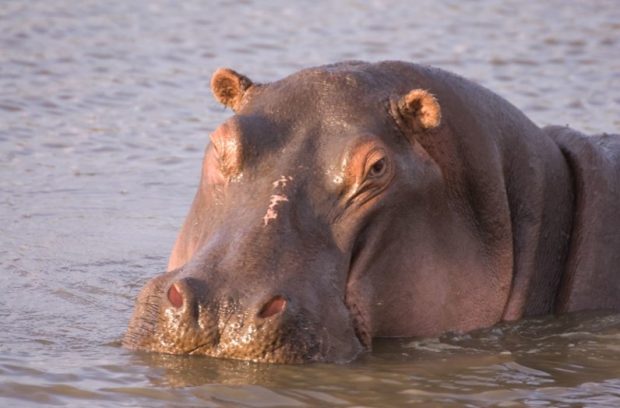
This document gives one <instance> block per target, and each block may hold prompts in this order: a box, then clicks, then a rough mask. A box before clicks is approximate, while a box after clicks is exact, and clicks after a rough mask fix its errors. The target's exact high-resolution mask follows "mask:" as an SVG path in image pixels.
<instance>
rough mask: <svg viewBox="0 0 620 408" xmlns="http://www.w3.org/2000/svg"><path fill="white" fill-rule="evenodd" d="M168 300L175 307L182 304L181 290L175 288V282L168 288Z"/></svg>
mask: <svg viewBox="0 0 620 408" xmlns="http://www.w3.org/2000/svg"><path fill="white" fill-rule="evenodd" d="M168 300H169V301H170V304H172V306H174V307H176V308H177V309H178V308H180V307H181V306H183V295H182V294H181V291H180V290H179V289H178V288H177V285H176V284H172V285H171V286H170V289H168Z"/></svg>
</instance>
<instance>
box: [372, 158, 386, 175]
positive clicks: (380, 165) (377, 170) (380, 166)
mask: <svg viewBox="0 0 620 408" xmlns="http://www.w3.org/2000/svg"><path fill="white" fill-rule="evenodd" d="M386 169H387V164H386V162H385V157H383V158H381V159H379V160H377V161H376V162H374V163H373V165H372V166H370V169H368V177H375V178H376V177H381V176H382V175H383V174H384V173H385V170H386Z"/></svg>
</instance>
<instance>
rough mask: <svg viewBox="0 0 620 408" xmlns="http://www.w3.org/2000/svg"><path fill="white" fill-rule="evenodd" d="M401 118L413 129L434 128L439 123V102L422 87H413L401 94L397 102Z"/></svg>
mask: <svg viewBox="0 0 620 408" xmlns="http://www.w3.org/2000/svg"><path fill="white" fill-rule="evenodd" d="M398 108H399V110H400V113H401V115H402V116H403V118H406V119H408V120H407V122H408V123H410V124H411V125H413V128H414V130H415V131H425V130H430V129H433V128H436V127H437V126H439V124H440V123H441V108H440V106H439V102H437V99H436V98H435V97H434V96H433V94H431V93H430V92H428V91H426V90H424V89H414V90H412V91H410V92H409V93H408V94H407V95H405V96H403V97H402V98H401V100H400V102H399V103H398Z"/></svg>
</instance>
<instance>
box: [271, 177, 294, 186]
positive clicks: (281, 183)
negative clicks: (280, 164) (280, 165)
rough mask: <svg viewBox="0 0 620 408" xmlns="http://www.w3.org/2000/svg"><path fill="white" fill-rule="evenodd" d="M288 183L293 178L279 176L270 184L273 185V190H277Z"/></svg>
mask: <svg viewBox="0 0 620 408" xmlns="http://www.w3.org/2000/svg"><path fill="white" fill-rule="evenodd" d="M289 181H293V177H291V176H280V178H279V179H277V180H276V181H274V182H273V183H271V184H272V185H273V188H278V187H282V188H284V187H286V183H288V182H289Z"/></svg>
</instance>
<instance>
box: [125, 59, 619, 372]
mask: <svg viewBox="0 0 620 408" xmlns="http://www.w3.org/2000/svg"><path fill="white" fill-rule="evenodd" d="M212 89H213V92H214V95H215V97H216V98H217V99H218V100H219V101H220V102H222V103H223V104H224V105H226V106H228V107H231V108H232V109H233V111H234V113H235V114H234V115H233V116H232V117H231V118H230V119H228V120H227V121H226V122H224V123H223V124H222V125H220V126H219V127H218V128H217V129H216V130H215V131H214V132H213V134H212V135H211V143H209V145H208V146H207V149H206V152H205V156H204V161H203V167H202V176H201V180H200V184H199V187H198V191H197V193H196V196H195V198H194V201H193V204H192V207H191V209H190V211H189V214H188V216H187V219H186V221H185V224H184V225H183V227H182V229H181V232H180V234H179V237H178V239H177V241H176V243H175V245H174V248H173V251H172V255H171V257H170V261H169V265H168V272H166V273H165V274H162V275H160V276H157V277H155V278H153V279H152V280H151V281H150V282H149V283H148V284H147V285H146V287H145V288H144V289H143V290H142V292H141V294H140V295H139V298H138V301H137V304H136V310H135V312H134V315H133V317H132V320H131V322H130V325H129V330H128V332H127V334H126V336H125V339H124V344H125V345H126V346H127V347H130V348H133V349H143V350H150V351H159V352H165V353H174V354H181V353H189V354H200V355H209V356H215V357H224V358H235V359H247V360H253V361H264V362H279V363H299V362H310V361H336V362H339V361H340V362H341V361H349V360H351V359H353V358H355V357H356V356H357V355H358V354H359V353H360V352H362V351H363V350H368V349H370V347H371V343H372V338H373V337H380V336H434V335H438V334H440V333H442V332H445V331H468V330H472V329H476V328H480V327H487V326H490V325H493V324H495V323H497V322H500V321H502V320H514V319H518V318H521V317H522V316H526V315H537V314H546V313H551V312H566V311H572V310H582V309H596V308H603V307H604V308H612V309H614V308H615V309H620V301H619V300H618V298H620V297H619V296H617V293H619V292H618V290H620V283H619V281H620V278H619V277H618V274H616V275H615V276H614V275H613V274H612V273H611V272H609V271H606V270H602V271H601V269H602V267H601V268H597V266H596V262H599V263H600V262H603V264H602V265H603V266H605V265H611V264H613V262H616V260H617V261H618V263H616V265H618V264H620V259H616V258H613V256H615V255H611V256H612V257H611V258H610V257H609V256H608V257H607V258H605V256H602V257H599V258H600V261H599V260H597V261H596V262H595V264H594V265H591V266H592V268H593V269H592V270H593V271H594V272H587V271H586V272H584V271H582V269H581V268H580V266H579V262H581V260H582V259H583V254H584V253H591V252H592V251H593V248H592V247H587V246H584V245H585V244H583V243H582V244H581V245H580V244H579V243H576V242H575V240H574V239H572V238H573V237H574V236H575V231H578V232H579V231H582V230H583V228H581V226H580V225H577V224H576V221H575V220H581V221H579V222H583V219H584V217H586V218H588V217H596V215H595V214H597V213H599V212H601V211H599V210H600V208H598V207H593V208H591V209H589V210H588V208H589V207H587V205H584V204H583V203H581V201H580V198H581V197H582V193H583V191H584V190H583V186H582V185H580V184H579V183H577V182H576V180H577V181H579V180H582V179H583V180H585V178H587V177H589V176H587V177H585V176H584V177H585V178H584V177H582V178H579V175H577V176H575V170H574V168H577V167H578V166H577V164H578V162H579V160H580V159H579V157H580V156H581V155H582V152H583V151H584V149H586V148H588V146H585V147H584V146H581V145H579V146H577V144H578V143H581V142H580V141H581V139H583V136H582V135H580V134H578V133H577V132H575V131H572V130H566V129H565V128H548V129H541V128H539V127H537V126H536V125H534V124H533V123H532V122H531V121H530V120H529V119H527V117H525V116H524V115H523V114H522V113H521V112H519V111H518V110H517V109H516V108H515V107H513V106H512V105H510V104H509V103H508V102H506V101H505V100H503V99H502V98H500V97H499V96H497V95H495V94H493V93H492V92H490V91H488V90H486V89H484V88H482V87H480V86H478V85H476V84H474V83H472V82H470V81H467V80H465V79H463V78H460V77H458V76H455V75H453V74H449V73H447V72H445V71H441V70H438V69H434V68H429V67H421V66H417V65H413V64H407V63H402V62H384V63H378V64H366V63H359V62H347V63H341V64H336V65H331V66H323V67H318V68H311V69H307V70H303V71H300V72H298V73H296V74H293V75H291V76H289V77H287V78H285V79H283V80H281V81H277V82H274V83H270V84H255V83H253V82H252V81H251V80H249V79H248V78H247V77H245V76H243V75H240V74H238V73H236V72H234V71H232V70H227V69H222V70H218V71H217V72H216V73H215V74H214V76H213V79H212ZM616 139H617V137H615V138H614V140H616ZM592 146H594V145H592ZM592 146H590V148H591V149H593V151H594V152H595V153H593V154H599V153H596V152H598V151H599V150H600V149H599V150H597V149H598V147H592ZM615 146H616V145H614V149H615V148H616V147H615ZM618 151H620V150H618ZM571 152H572V154H573V156H574V157H573V160H567V157H569V158H570V156H571ZM614 157H615V156H614ZM612 167H613V166H612ZM612 167H610V170H609V171H610V177H611V178H612V179H614V174H616V175H617V174H620V173H614V172H615V171H618V169H617V168H616V167H613V168H612ZM586 170H587V169H586ZM586 173H587V171H581V173H579V174H582V175H583V174H586ZM618 178H620V177H615V179H614V180H617V179H618ZM584 183H588V182H587V181H584ZM582 184H583V183H582ZM619 191H620V189H619ZM612 198H613V197H612ZM612 202H613V200H611V201H610V203H612ZM618 202H620V200H618ZM580 203H581V204H580ZM608 204H609V203H608ZM597 205H600V204H597ZM609 205H611V206H612V207H613V203H612V204H609ZM612 210H614V211H615V209H614V208H612ZM610 211H611V210H610ZM593 214H594V215H593ZM586 221H592V220H591V219H589V220H586ZM588 231H589V230H588ZM586 232H587V231H586ZM606 233H607V231H606V230H601V231H598V230H595V231H594V233H593V237H592V239H593V240H594V241H595V242H594V243H589V244H588V245H596V241H598V242H599V244H598V246H597V247H596V249H597V250H599V249H600V251H598V252H597V253H613V254H615V253H618V252H620V251H619V249H620V242H616V241H619V240H620V238H619V239H617V240H613V239H612V240H608V241H609V242H606V243H604V244H601V243H600V241H601V239H600V237H599V235H601V234H602V235H604V234H606ZM597 234H599V235H597ZM582 235H583V234H582ZM582 241H583V239H582ZM601 246H602V247H604V248H602V249H601V248H600V247H601ZM614 251H615V252H614ZM599 258H597V259H599ZM588 273H590V275H592V274H593V273H596V276H589V275H588ZM576 282H580V283H579V285H581V286H579V285H576ZM583 282H586V283H583ZM588 282H589V283H588ZM597 285H599V286H597ZM593 288H594V289H593Z"/></svg>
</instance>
